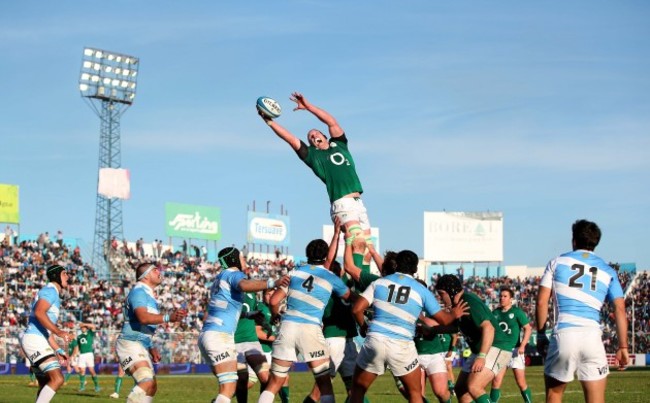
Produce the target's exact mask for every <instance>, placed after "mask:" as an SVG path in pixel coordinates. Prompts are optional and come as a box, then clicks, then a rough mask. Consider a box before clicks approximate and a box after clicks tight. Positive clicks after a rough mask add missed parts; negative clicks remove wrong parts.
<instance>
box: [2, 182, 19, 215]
mask: <svg viewBox="0 0 650 403" xmlns="http://www.w3.org/2000/svg"><path fill="white" fill-rule="evenodd" d="M0 222H4V223H10V224H20V209H19V205H18V186H17V185H5V184H1V183H0Z"/></svg>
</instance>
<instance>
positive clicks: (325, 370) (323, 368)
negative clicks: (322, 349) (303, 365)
mask: <svg viewBox="0 0 650 403" xmlns="http://www.w3.org/2000/svg"><path fill="white" fill-rule="evenodd" d="M311 372H312V373H313V374H314V378H320V377H321V376H325V375H329V374H330V363H329V361H326V362H324V363H322V364H319V365H315V366H313V367H312V368H311Z"/></svg>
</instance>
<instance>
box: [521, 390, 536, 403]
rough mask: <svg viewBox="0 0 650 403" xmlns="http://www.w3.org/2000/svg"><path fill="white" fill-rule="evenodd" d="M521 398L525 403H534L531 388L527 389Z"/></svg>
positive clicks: (523, 391) (522, 392)
mask: <svg viewBox="0 0 650 403" xmlns="http://www.w3.org/2000/svg"><path fill="white" fill-rule="evenodd" d="M521 397H523V398H524V402H526V403H532V402H533V394H532V393H531V391H530V387H527V388H526V390H522V391H521Z"/></svg>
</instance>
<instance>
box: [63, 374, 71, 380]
mask: <svg viewBox="0 0 650 403" xmlns="http://www.w3.org/2000/svg"><path fill="white" fill-rule="evenodd" d="M70 375H72V374H71V373H69V372H66V373H65V375H63V382H68V379H70Z"/></svg>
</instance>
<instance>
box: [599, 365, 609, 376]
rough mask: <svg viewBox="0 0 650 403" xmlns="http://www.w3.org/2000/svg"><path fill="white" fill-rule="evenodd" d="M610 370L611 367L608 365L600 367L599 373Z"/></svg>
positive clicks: (605, 372)
mask: <svg viewBox="0 0 650 403" xmlns="http://www.w3.org/2000/svg"><path fill="white" fill-rule="evenodd" d="M608 372H609V367H608V366H604V367H601V368H598V375H603V374H607V373H608Z"/></svg>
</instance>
